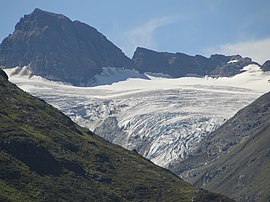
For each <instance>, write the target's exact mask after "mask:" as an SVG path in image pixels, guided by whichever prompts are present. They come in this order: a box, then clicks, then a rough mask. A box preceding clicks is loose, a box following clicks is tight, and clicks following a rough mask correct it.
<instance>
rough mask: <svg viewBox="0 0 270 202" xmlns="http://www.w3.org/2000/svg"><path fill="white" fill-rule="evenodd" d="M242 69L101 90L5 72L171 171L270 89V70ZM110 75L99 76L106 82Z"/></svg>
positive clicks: (147, 80)
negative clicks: (230, 74)
mask: <svg viewBox="0 0 270 202" xmlns="http://www.w3.org/2000/svg"><path fill="white" fill-rule="evenodd" d="M243 70H244V72H243V73H241V74H238V75H236V76H234V77H230V78H228V77H220V78H211V77H207V76H206V77H204V78H195V77H194V78H193V77H185V78H179V79H171V78H161V77H154V76H150V75H148V76H147V78H143V77H140V78H129V79H127V80H125V81H119V82H117V83H113V84H111V85H102V86H96V87H75V86H71V85H67V84H63V83H59V82H52V81H48V80H46V79H42V78H40V77H36V76H32V77H30V78H29V77H28V76H22V75H11V74H10V72H11V71H12V70H5V71H6V72H7V73H8V74H9V76H10V80H11V82H14V83H16V84H17V85H18V86H19V87H21V88H22V89H24V90H25V91H27V92H29V93H31V94H34V95H36V96H39V97H41V98H43V99H45V100H46V101H47V102H49V103H50V104H52V105H53V106H55V107H57V108H59V109H60V110H61V111H63V112H64V113H65V114H67V115H68V116H70V117H71V118H72V119H73V120H74V121H75V122H77V123H79V124H80V125H82V126H86V127H89V128H90V129H92V130H95V132H96V133H98V134H99V135H104V134H106V137H105V138H107V139H109V140H110V141H112V142H114V143H117V144H119V145H122V146H124V147H126V148H128V149H136V150H137V151H139V152H140V153H141V154H143V155H144V156H146V157H147V158H149V159H150V160H152V161H153V162H154V163H156V164H158V165H161V166H164V167H166V166H167V165H168V164H169V163H170V162H171V161H173V160H175V159H179V158H182V159H184V158H187V157H188V156H189V155H190V154H192V151H193V150H194V149H195V148H196V145H198V144H199V143H200V141H201V139H202V138H204V137H205V136H206V135H208V134H209V132H211V131H212V130H214V129H215V128H216V127H218V126H219V125H220V124H222V123H223V122H224V120H225V119H227V118H229V117H231V116H233V115H234V114H235V113H236V111H238V110H239V109H241V108H242V107H244V106H246V105H247V104H249V103H250V102H252V101H253V100H255V99H256V98H257V97H259V96H260V95H261V94H263V93H265V92H268V91H269V90H270V83H269V82H268V80H269V79H270V74H269V72H263V71H261V70H260V68H259V67H258V66H257V65H249V66H247V67H245V68H244V69H243ZM108 71H110V70H108ZM107 73H108V74H106V76H104V77H99V78H100V80H101V81H104V80H106V79H107V76H109V75H110V72H107ZM129 73H130V72H129ZM119 74H121V72H119V71H118V72H117V73H115V74H114V75H118V76H119ZM125 75H127V74H125Z"/></svg>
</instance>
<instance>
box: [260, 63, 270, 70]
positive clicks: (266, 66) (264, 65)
mask: <svg viewBox="0 0 270 202" xmlns="http://www.w3.org/2000/svg"><path fill="white" fill-rule="evenodd" d="M262 69H263V71H270V60H267V61H265V63H263V65H262Z"/></svg>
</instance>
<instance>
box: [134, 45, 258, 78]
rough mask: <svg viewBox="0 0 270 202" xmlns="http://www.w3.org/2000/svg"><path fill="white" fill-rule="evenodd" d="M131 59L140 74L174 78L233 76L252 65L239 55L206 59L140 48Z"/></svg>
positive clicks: (215, 56) (248, 60)
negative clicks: (164, 75) (162, 75)
mask: <svg viewBox="0 0 270 202" xmlns="http://www.w3.org/2000/svg"><path fill="white" fill-rule="evenodd" d="M132 59H133V61H134V63H135V65H136V69H137V70H138V71H140V72H141V73H145V72H153V73H164V74H169V75H170V76H172V77H176V78H177V77H183V76H205V75H213V76H233V75H236V74H238V73H240V72H241V69H242V68H243V67H244V66H246V65H248V64H253V63H254V62H252V60H251V59H250V58H242V57H241V56H240V55H233V56H224V55H212V56H211V57H210V58H206V57H204V56H201V55H196V56H190V55H186V54H183V53H167V52H156V51H153V50H148V49H145V48H140V47H139V48H137V49H136V51H135V53H134V55H133V58H132Z"/></svg>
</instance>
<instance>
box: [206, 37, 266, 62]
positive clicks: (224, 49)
mask: <svg viewBox="0 0 270 202" xmlns="http://www.w3.org/2000/svg"><path fill="white" fill-rule="evenodd" d="M207 53H208V54H212V53H222V54H226V55H233V54H239V55H241V56H245V57H250V58H252V60H253V61H255V62H258V63H260V64H263V63H264V62H265V61H266V60H270V38H265V39H259V40H251V41H245V42H241V43H235V44H223V45H220V46H218V47H214V48H210V49H208V50H207Z"/></svg>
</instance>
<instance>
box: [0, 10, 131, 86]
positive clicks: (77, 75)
mask: <svg viewBox="0 0 270 202" xmlns="http://www.w3.org/2000/svg"><path fill="white" fill-rule="evenodd" d="M0 66H3V67H4V68H9V67H14V66H20V67H23V66H28V68H29V69H30V70H31V71H32V72H33V74H34V75H39V76H42V77H44V78H48V79H51V80H58V81H64V82H70V83H72V84H74V85H82V86H85V85H87V84H88V82H91V78H93V76H94V75H96V74H98V73H100V72H101V70H102V67H119V68H122V67H125V68H131V67H133V62H132V60H130V59H129V58H128V57H126V56H125V55H124V53H123V52H122V51H121V50H120V49H119V48H118V47H116V46H115V45H114V44H113V43H112V42H110V41H109V40H108V39H107V38H106V37H105V36H104V35H102V34H101V33H99V32H98V31H97V30H96V29H95V28H93V27H91V26H89V25H86V24H84V23H81V22H79V21H71V20H70V19H69V18H67V17H65V16H64V15H60V14H54V13H50V12H45V11H42V10H40V9H35V10H34V11H33V12H32V13H31V14H30V15H25V16H24V17H23V18H21V19H20V22H19V23H17V25H16V26H15V31H14V32H13V34H11V35H9V36H8V37H7V38H5V39H4V40H3V42H2V44H1V45H0Z"/></svg>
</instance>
